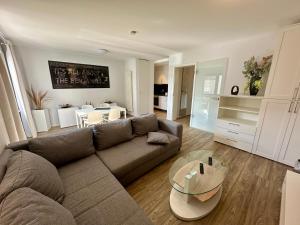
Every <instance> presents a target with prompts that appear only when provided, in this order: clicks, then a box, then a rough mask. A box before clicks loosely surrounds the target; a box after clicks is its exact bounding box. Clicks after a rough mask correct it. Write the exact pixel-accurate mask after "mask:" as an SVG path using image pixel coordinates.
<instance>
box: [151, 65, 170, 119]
mask: <svg viewBox="0 0 300 225" xmlns="http://www.w3.org/2000/svg"><path fill="white" fill-rule="evenodd" d="M168 75H169V60H168V59H163V60H159V61H157V62H155V63H154V87H153V91H154V99H153V108H154V113H155V114H156V116H157V117H158V118H162V119H165V118H166V117H167V110H168Z"/></svg>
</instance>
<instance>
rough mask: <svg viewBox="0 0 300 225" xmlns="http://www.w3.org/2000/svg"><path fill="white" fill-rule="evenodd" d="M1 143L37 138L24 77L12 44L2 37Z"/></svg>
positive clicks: (0, 77)
mask: <svg viewBox="0 0 300 225" xmlns="http://www.w3.org/2000/svg"><path fill="white" fill-rule="evenodd" d="M0 43H1V48H0V132H1V135H0V139H1V140H0V144H1V147H2V145H3V143H6V144H7V143H10V142H14V141H19V140H24V139H27V137H36V135H37V132H36V128H35V125H34V121H33V118H32V115H31V109H30V105H29V101H28V98H27V94H26V89H25V85H24V80H23V76H22V73H21V71H20V68H19V66H18V64H17V60H16V56H15V54H14V51H13V48H12V45H11V43H10V42H9V41H7V40H5V39H4V38H2V37H1V36H0Z"/></svg>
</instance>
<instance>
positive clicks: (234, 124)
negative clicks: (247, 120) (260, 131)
mask: <svg viewBox="0 0 300 225" xmlns="http://www.w3.org/2000/svg"><path fill="white" fill-rule="evenodd" d="M228 124H229V125H233V126H240V125H239V124H238V123H228Z"/></svg>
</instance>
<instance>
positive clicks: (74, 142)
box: [29, 128, 95, 167]
mask: <svg viewBox="0 0 300 225" xmlns="http://www.w3.org/2000/svg"><path fill="white" fill-rule="evenodd" d="M29 150H30V151H31V152H33V153H35V154H38V155H40V156H42V157H44V158H45V159H47V160H49V161H50V162H51V163H53V164H54V165H55V166H57V167H59V166H63V165H65V164H66V163H68V162H71V161H74V160H77V159H81V158H84V157H87V156H89V155H92V154H94V153H95V147H94V144H93V131H92V130H91V129H90V128H84V129H76V130H72V131H70V132H66V133H62V134H59V135H56V136H47V137H41V138H34V139H31V140H30V141H29Z"/></svg>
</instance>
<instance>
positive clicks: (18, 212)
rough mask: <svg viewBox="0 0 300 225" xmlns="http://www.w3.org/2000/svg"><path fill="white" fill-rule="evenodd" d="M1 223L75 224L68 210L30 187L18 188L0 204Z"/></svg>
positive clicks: (29, 224)
mask: <svg viewBox="0 0 300 225" xmlns="http://www.w3.org/2000/svg"><path fill="white" fill-rule="evenodd" d="M0 221H1V224H2V225H25V224H26V225H54V224H59V225H75V224H76V222H75V220H74V217H73V215H72V214H71V212H70V211H69V210H67V209H66V208H64V207H63V206H62V205H60V204H59V203H57V202H55V201H53V200H52V199H50V198H48V197H47V196H45V195H42V194H41V193H39V192H36V191H34V190H32V189H30V188H19V189H17V190H15V191H13V192H12V193H10V194H9V195H8V196H7V197H6V198H5V199H4V200H3V201H2V202H1V204H0Z"/></svg>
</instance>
